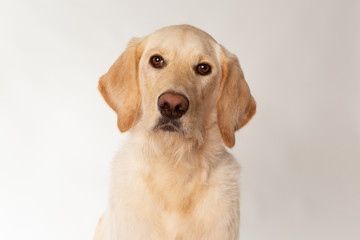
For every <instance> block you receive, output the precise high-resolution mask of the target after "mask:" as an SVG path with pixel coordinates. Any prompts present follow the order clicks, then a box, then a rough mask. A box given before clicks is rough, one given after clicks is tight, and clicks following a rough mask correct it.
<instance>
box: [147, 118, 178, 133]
mask: <svg viewBox="0 0 360 240" xmlns="http://www.w3.org/2000/svg"><path fill="white" fill-rule="evenodd" d="M154 130H162V131H165V132H179V133H183V131H182V124H181V122H180V120H179V119H170V118H166V117H162V118H160V119H159V121H158V122H157V124H156V125H155V127H154Z"/></svg>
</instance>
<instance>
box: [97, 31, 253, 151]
mask: <svg viewBox="0 0 360 240" xmlns="http://www.w3.org/2000/svg"><path fill="white" fill-rule="evenodd" d="M98 88H99V90H100V92H101V93H102V95H103V97H104V99H105V100H106V102H107V103H108V104H109V105H110V107H111V108H112V109H113V110H114V111H115V112H116V113H117V115H118V127H119V129H120V131H121V132H126V131H127V130H129V129H130V128H132V127H134V126H135V125H136V126H141V127H142V129H145V130H147V131H150V132H154V133H156V134H167V135H169V134H170V135H175V136H176V137H180V138H186V139H194V140H196V141H201V140H200V139H203V138H204V137H206V132H207V129H208V128H209V127H211V126H213V125H214V124H216V123H217V125H218V128H219V130H220V133H221V137H222V139H223V141H224V143H225V145H226V146H228V147H232V146H233V145H234V143H235V136H234V133H235V131H236V130H238V129H239V128H241V127H242V126H244V125H245V124H246V123H247V122H248V121H249V120H250V119H251V117H252V116H253V115H254V113H255V110H256V104H255V101H254V99H253V97H252V96H251V94H250V90H249V87H248V85H247V83H246V81H245V79H244V75H243V72H242V70H241V68H240V65H239V61H238V59H237V58H236V56H235V55H234V54H232V53H230V52H228V51H227V50H226V49H225V48H224V47H222V46H221V45H219V44H218V43H217V42H216V41H215V40H214V39H213V38H212V37H211V36H209V35H208V34H207V33H205V32H203V31H201V30H199V29H197V28H194V27H192V26H189V25H179V26H170V27H166V28H163V29H160V30H158V31H156V32H155V33H153V34H150V35H148V36H146V37H144V38H141V39H138V38H136V39H132V40H131V41H130V43H129V44H128V47H127V49H126V50H125V51H124V52H123V53H122V55H121V56H120V57H119V58H118V59H117V60H116V62H115V63H114V64H113V65H112V66H111V68H110V70H109V71H108V72H107V73H106V74H105V75H104V76H102V77H101V78H100V81H99V86H98Z"/></svg>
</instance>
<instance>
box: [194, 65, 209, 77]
mask: <svg viewBox="0 0 360 240" xmlns="http://www.w3.org/2000/svg"><path fill="white" fill-rule="evenodd" d="M196 72H197V73H198V74H200V75H208V74H210V73H211V67H210V66H209V65H208V64H206V63H202V64H199V65H197V66H196Z"/></svg>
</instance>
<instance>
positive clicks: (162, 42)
mask: <svg viewBox="0 0 360 240" xmlns="http://www.w3.org/2000/svg"><path fill="white" fill-rule="evenodd" d="M217 46H218V44H217V42H216V41H215V40H214V39H213V38H212V37H211V36H210V35H209V34H207V33H206V32H204V31H202V30H200V29H197V28H195V27H192V26H189V25H178V26H170V27H166V28H163V29H160V30H158V31H156V32H154V33H152V34H150V35H149V36H148V39H147V44H146V49H161V50H165V51H169V50H170V51H181V52H193V53H196V52H201V53H203V54H207V55H213V54H215V51H216V48H217Z"/></svg>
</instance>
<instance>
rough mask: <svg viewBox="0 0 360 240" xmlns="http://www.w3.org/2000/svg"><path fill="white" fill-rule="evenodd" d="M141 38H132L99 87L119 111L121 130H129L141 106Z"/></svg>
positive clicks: (112, 106) (118, 122)
mask: <svg viewBox="0 0 360 240" xmlns="http://www.w3.org/2000/svg"><path fill="white" fill-rule="evenodd" d="M139 43H140V40H139V39H137V38H134V39H132V40H131V41H130V42H129V44H128V46H127V48H126V50H125V51H124V52H123V53H122V54H121V56H120V57H119V58H118V59H117V60H116V61H115V63H114V64H113V65H112V66H111V67H110V69H109V71H108V72H107V73H106V74H104V75H103V76H102V77H101V78H100V80H99V85H98V89H99V91H100V92H101V94H102V96H103V97H104V99H105V101H106V102H107V104H109V106H110V107H111V108H112V109H113V110H114V111H115V112H116V113H117V116H118V121H117V125H118V127H119V129H120V131H121V132H126V131H127V130H129V129H130V128H131V127H132V126H133V124H134V122H135V120H136V116H137V114H138V111H139V106H140V90H139V81H138V76H137V75H138V74H137V72H138V63H139V60H140V58H141V54H142V52H141V51H140V49H139V47H138V46H139Z"/></svg>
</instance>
